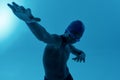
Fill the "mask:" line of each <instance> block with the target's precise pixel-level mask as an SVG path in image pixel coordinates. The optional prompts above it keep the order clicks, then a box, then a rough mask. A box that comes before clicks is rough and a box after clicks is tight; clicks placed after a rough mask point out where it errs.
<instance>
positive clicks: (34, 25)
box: [8, 2, 60, 44]
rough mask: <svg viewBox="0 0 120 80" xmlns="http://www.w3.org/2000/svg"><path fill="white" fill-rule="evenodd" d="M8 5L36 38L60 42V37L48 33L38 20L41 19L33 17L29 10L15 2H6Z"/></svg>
mask: <svg viewBox="0 0 120 80" xmlns="http://www.w3.org/2000/svg"><path fill="white" fill-rule="evenodd" d="M8 6H9V7H10V8H11V10H12V11H13V13H14V14H15V15H16V16H17V17H18V18H19V19H21V20H23V21H24V22H25V23H26V24H27V25H28V27H29V28H30V30H31V31H32V32H33V34H34V35H35V36H36V37H37V39H39V40H41V41H43V42H45V43H48V44H49V43H50V44H51V43H54V44H57V43H60V39H58V38H57V37H56V35H51V34H49V33H48V32H47V31H46V30H45V28H44V27H42V26H41V25H40V24H38V22H39V21H40V20H41V19H40V18H35V17H34V16H33V15H32V13H31V10H30V9H29V8H28V9H25V8H24V7H23V6H19V5H18V4H16V3H15V2H13V3H12V4H8Z"/></svg>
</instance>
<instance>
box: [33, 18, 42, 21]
mask: <svg viewBox="0 0 120 80" xmlns="http://www.w3.org/2000/svg"><path fill="white" fill-rule="evenodd" d="M33 19H34V20H35V21H41V19H40V18H33Z"/></svg>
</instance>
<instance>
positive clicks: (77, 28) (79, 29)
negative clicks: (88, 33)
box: [67, 20, 85, 36]
mask: <svg viewBox="0 0 120 80" xmlns="http://www.w3.org/2000/svg"><path fill="white" fill-rule="evenodd" d="M67 30H68V31H70V33H77V34H80V35H81V36H82V34H83V32H84V30H85V29H84V24H83V23H82V22H81V21H80V20H76V21H73V22H72V23H71V24H70V25H69V26H68V27H67Z"/></svg>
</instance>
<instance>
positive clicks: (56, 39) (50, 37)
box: [42, 34, 62, 45]
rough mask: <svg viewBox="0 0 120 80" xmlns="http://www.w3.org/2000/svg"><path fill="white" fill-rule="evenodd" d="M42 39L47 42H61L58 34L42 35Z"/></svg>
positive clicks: (56, 43) (57, 43) (58, 43)
mask: <svg viewBox="0 0 120 80" xmlns="http://www.w3.org/2000/svg"><path fill="white" fill-rule="evenodd" d="M42 41H43V42H45V43H47V44H55V45H60V44H61V42H62V39H61V37H60V36H59V35H56V34H49V35H48V36H46V37H44V38H43V40H42Z"/></svg>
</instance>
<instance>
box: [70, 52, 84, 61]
mask: <svg viewBox="0 0 120 80" xmlns="http://www.w3.org/2000/svg"><path fill="white" fill-rule="evenodd" d="M85 57H86V55H85V53H84V52H81V54H80V55H78V56H76V57H75V58H72V60H74V61H77V62H78V61H80V62H82V61H83V62H85Z"/></svg>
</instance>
